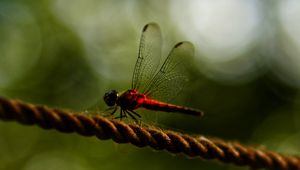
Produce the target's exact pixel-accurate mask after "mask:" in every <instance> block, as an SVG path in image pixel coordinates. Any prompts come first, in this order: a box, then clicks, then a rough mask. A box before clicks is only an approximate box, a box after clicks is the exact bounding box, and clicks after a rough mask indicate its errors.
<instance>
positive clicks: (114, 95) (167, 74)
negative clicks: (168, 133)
mask: <svg viewBox="0 0 300 170" xmlns="http://www.w3.org/2000/svg"><path fill="white" fill-rule="evenodd" d="M161 46H162V38H161V31H160V28H159V26H158V25H157V24H156V23H149V24H147V25H145V26H144V28H143V30H142V36H141V39H140V46H139V52H138V58H137V61H136V63H135V67H134V71H133V77H132V84H131V89H130V90H127V91H125V92H123V93H121V94H118V92H117V91H116V90H111V91H109V92H107V93H105V95H104V97H103V98H104V101H105V103H106V104H107V105H108V106H109V107H110V108H109V110H110V109H112V110H113V111H112V112H111V114H114V113H115V112H116V110H117V109H118V108H119V107H120V108H121V111H120V116H119V118H120V119H121V118H123V117H127V115H129V116H130V117H131V118H132V119H134V120H135V121H137V118H136V116H137V117H139V118H140V117H141V116H140V115H139V114H138V113H136V112H135V111H134V110H136V109H138V108H141V107H142V108H145V109H149V110H158V111H165V112H179V113H185V114H189V115H195V116H202V115H203V112H201V111H199V110H196V109H192V108H188V107H184V106H177V105H173V104H169V103H164V102H161V101H162V100H163V99H167V100H170V99H172V98H173V97H174V96H176V95H177V94H178V92H180V90H181V89H182V87H183V85H184V84H185V83H186V82H187V78H186V76H185V74H184V71H185V67H184V63H183V61H184V59H188V57H193V55H194V46H193V44H192V43H190V42H187V41H183V42H179V43H177V44H176V45H175V46H174V47H173V49H172V50H171V52H170V53H169V55H168V56H167V58H166V59H165V61H164V62H163V64H162V65H161V67H160V69H159V70H157V69H156V68H158V66H159V60H160V56H161Z"/></svg>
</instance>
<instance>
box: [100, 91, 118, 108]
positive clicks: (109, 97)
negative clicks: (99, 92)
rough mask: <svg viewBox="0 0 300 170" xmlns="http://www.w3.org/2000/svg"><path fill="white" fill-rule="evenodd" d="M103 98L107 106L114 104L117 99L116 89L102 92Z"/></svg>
mask: <svg viewBox="0 0 300 170" xmlns="http://www.w3.org/2000/svg"><path fill="white" fill-rule="evenodd" d="M103 99H104V101H105V103H106V105H107V106H114V105H115V104H116V102H117V99H118V92H117V91H116V90H110V91H109V92H106V93H105V94H104V96H103Z"/></svg>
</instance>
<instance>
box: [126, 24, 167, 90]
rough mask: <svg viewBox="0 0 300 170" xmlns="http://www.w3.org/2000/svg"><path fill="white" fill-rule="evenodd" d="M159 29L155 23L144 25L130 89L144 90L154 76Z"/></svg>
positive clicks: (158, 53)
mask: <svg viewBox="0 0 300 170" xmlns="http://www.w3.org/2000/svg"><path fill="white" fill-rule="evenodd" d="M161 45H162V40H161V31H160V28H159V26H158V25H157V24H156V23H149V24H147V25H145V26H144V28H143V31H142V36H141V39H140V46H139V53H138V58H137V61H136V63H135V67H134V71H133V77H132V84H131V87H132V89H137V90H139V91H141V92H142V91H145V88H146V86H147V85H148V84H149V83H150V81H151V78H152V77H153V76H154V74H155V72H156V70H157V67H158V65H159V62H160V57H161Z"/></svg>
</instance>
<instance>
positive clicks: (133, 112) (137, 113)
mask: <svg viewBox="0 0 300 170" xmlns="http://www.w3.org/2000/svg"><path fill="white" fill-rule="evenodd" d="M129 112H131V113H133V114H135V115H136V116H137V117H139V118H141V117H142V116H141V115H139V114H138V113H137V112H135V111H133V110H129Z"/></svg>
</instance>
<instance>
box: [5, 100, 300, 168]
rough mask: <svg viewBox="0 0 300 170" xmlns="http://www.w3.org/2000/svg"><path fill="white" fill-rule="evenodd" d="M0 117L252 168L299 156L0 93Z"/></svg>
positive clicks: (283, 164)
mask: <svg viewBox="0 0 300 170" xmlns="http://www.w3.org/2000/svg"><path fill="white" fill-rule="evenodd" d="M0 119H2V120H4V121H17V122H19V123H21V124H24V125H38V126H39V127H41V128H43V129H56V130H58V131H59V132H64V133H72V132H77V133H78V134H80V135H82V136H96V137H97V138H99V139H101V140H105V139H112V140H114V141H115V142H117V143H131V144H133V145H135V146H137V147H145V146H150V147H152V148H154V149H156V150H167V151H169V152H171V153H184V154H186V155H188V156H190V157H195V156H200V157H202V158H203V159H207V160H208V159H217V160H219V161H222V162H224V163H234V164H235V165H238V166H250V167H251V168H255V169H257V168H266V169H278V170H288V169H291V170H292V169H295V170H300V157H297V156H287V155H283V154H279V153H276V152H272V151H268V150H265V149H256V148H253V147H248V146H243V145H241V144H239V143H237V142H225V141H223V140H221V139H215V138H206V137H204V136H191V135H187V134H181V133H178V132H174V131H163V130H160V129H158V128H146V127H141V126H138V125H135V124H126V123H124V122H122V121H118V120H110V119H107V118H104V117H102V116H99V115H98V116H93V117H92V116H88V115H86V114H74V113H72V112H69V111H63V110H59V109H51V108H48V107H46V106H37V105H33V104H27V103H23V102H21V101H16V100H9V99H5V98H1V97H0Z"/></svg>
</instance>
